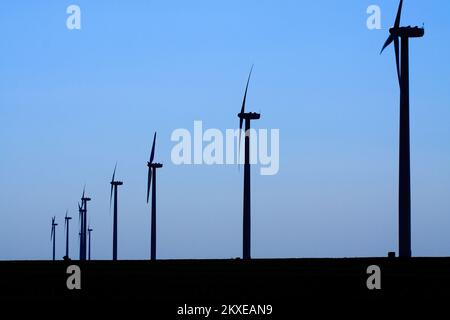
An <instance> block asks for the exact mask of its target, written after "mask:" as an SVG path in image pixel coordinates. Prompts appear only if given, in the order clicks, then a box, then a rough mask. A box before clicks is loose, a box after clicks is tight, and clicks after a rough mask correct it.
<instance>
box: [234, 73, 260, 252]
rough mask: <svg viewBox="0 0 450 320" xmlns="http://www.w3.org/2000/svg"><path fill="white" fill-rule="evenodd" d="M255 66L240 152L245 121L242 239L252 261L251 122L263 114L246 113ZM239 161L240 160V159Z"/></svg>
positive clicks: (243, 105)
mask: <svg viewBox="0 0 450 320" xmlns="http://www.w3.org/2000/svg"><path fill="white" fill-rule="evenodd" d="M252 71H253V66H252V68H251V69H250V73H249V75H248V79H247V85H246V87H245V94H244V100H243V101H242V107H241V112H240V113H239V114H238V117H239V150H240V142H241V132H242V124H243V122H244V120H245V162H244V210H243V238H242V258H243V259H245V260H248V259H251V208H250V204H251V193H250V122H251V121H252V120H258V119H260V118H261V114H259V113H255V112H247V113H246V112H245V103H246V100H247V91H248V85H249V83H250V77H251V75H252ZM238 160H239V159H238Z"/></svg>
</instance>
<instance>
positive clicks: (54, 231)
mask: <svg viewBox="0 0 450 320" xmlns="http://www.w3.org/2000/svg"><path fill="white" fill-rule="evenodd" d="M55 219H56V217H53V218H52V231H51V233H50V240H53V261H55V249H56V242H55V240H56V226H57V225H58V224H57V223H56V222H55Z"/></svg>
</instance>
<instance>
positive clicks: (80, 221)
mask: <svg viewBox="0 0 450 320" xmlns="http://www.w3.org/2000/svg"><path fill="white" fill-rule="evenodd" d="M83 215H84V210H83V205H82V204H80V203H79V202H78V218H79V220H78V225H79V227H80V232H79V233H78V236H79V237H78V238H79V239H78V240H79V241H80V260H82V258H83V237H82V236H81V234H82V231H83Z"/></svg>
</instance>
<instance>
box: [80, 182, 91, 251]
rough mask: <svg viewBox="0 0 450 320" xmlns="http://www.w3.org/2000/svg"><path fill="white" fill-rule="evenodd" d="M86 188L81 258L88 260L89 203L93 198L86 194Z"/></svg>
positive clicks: (82, 202)
mask: <svg viewBox="0 0 450 320" xmlns="http://www.w3.org/2000/svg"><path fill="white" fill-rule="evenodd" d="M85 189H86V188H84V189H83V195H82V196H81V207H82V209H83V215H82V220H81V221H82V222H81V242H82V255H81V260H86V253H87V221H88V220H87V213H88V210H87V204H88V202H89V201H91V200H92V199H91V198H89V197H86V196H85Z"/></svg>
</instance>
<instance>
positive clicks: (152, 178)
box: [147, 132, 163, 260]
mask: <svg viewBox="0 0 450 320" xmlns="http://www.w3.org/2000/svg"><path fill="white" fill-rule="evenodd" d="M155 142H156V132H155V135H154V136H153V145H152V151H151V153H150V160H149V161H148V162H147V167H148V178H147V203H148V200H149V196H150V188H151V187H152V183H153V188H152V225H151V241H150V259H151V260H156V169H159V168H162V167H163V165H162V164H161V163H153V159H154V157H155Z"/></svg>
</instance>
